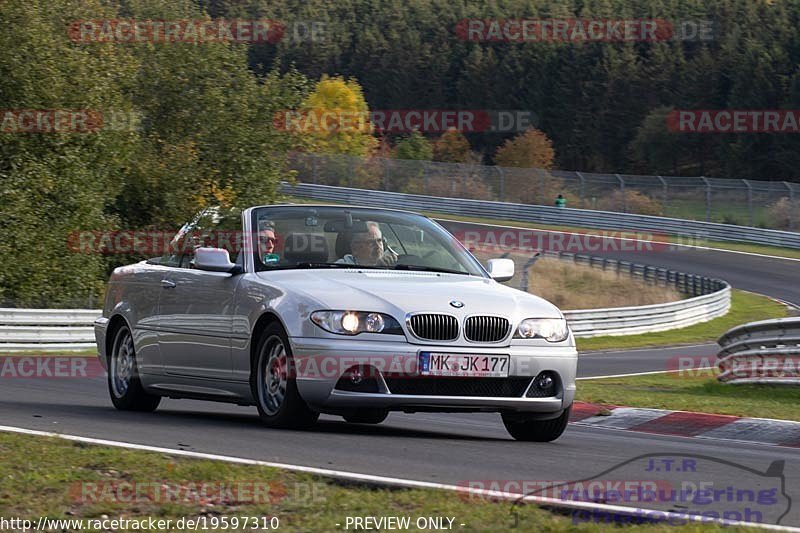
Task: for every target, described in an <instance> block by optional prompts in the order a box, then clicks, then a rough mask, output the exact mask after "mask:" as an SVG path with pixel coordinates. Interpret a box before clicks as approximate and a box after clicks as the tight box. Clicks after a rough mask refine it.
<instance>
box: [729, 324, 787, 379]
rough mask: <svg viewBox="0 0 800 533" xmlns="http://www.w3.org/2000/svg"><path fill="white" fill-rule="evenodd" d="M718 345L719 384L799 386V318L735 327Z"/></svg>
mask: <svg viewBox="0 0 800 533" xmlns="http://www.w3.org/2000/svg"><path fill="white" fill-rule="evenodd" d="M717 343H718V344H719V345H720V347H721V349H720V351H719V354H718V355H717V359H718V366H719V369H720V374H719V375H718V376H717V379H719V380H720V381H723V382H727V383H786V384H794V385H797V384H800V367H798V365H799V364H800V317H792V318H779V319H777V320H762V321H759V322H750V323H749V324H743V325H741V326H736V327H735V328H733V329H731V330H730V331H728V332H727V333H725V334H724V335H723V336H722V337H720V338H719V340H718V341H717Z"/></svg>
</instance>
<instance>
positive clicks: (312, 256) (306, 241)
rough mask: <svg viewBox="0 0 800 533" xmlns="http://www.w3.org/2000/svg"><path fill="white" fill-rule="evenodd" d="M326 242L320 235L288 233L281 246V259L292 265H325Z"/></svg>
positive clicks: (326, 256)
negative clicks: (290, 262) (292, 263)
mask: <svg viewBox="0 0 800 533" xmlns="http://www.w3.org/2000/svg"><path fill="white" fill-rule="evenodd" d="M328 256H329V253H328V240H327V239H326V238H325V235H322V234H320V233H290V234H288V235H287V236H286V241H285V242H284V245H283V257H284V258H285V259H286V260H287V261H292V262H294V263H327V262H328Z"/></svg>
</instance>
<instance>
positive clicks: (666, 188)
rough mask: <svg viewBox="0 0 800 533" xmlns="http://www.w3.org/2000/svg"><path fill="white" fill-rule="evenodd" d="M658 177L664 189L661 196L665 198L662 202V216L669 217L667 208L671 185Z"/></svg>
mask: <svg viewBox="0 0 800 533" xmlns="http://www.w3.org/2000/svg"><path fill="white" fill-rule="evenodd" d="M656 177H657V178H658V181H660V182H661V189H662V193H661V195H662V196H663V199H662V200H661V204H662V205H663V207H662V209H661V214H662V215H664V216H667V207H668V206H669V184H668V183H667V180H665V179H664V178H662V177H661V176H656Z"/></svg>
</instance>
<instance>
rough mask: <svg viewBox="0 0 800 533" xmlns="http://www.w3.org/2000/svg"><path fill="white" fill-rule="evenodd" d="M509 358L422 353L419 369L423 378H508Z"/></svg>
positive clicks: (502, 356)
mask: <svg viewBox="0 0 800 533" xmlns="http://www.w3.org/2000/svg"><path fill="white" fill-rule="evenodd" d="M508 365H509V356H507V355H471V354H469V355H468V354H453V353H434V352H422V353H420V354H419V368H420V373H421V374H422V375H423V376H448V377H471V378H505V377H508Z"/></svg>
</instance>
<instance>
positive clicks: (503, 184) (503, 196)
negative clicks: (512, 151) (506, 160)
mask: <svg viewBox="0 0 800 533" xmlns="http://www.w3.org/2000/svg"><path fill="white" fill-rule="evenodd" d="M494 168H495V169H496V170H497V173H498V174H500V201H501V202H505V201H506V173H505V172H503V167H498V166H495V167H494Z"/></svg>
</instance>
